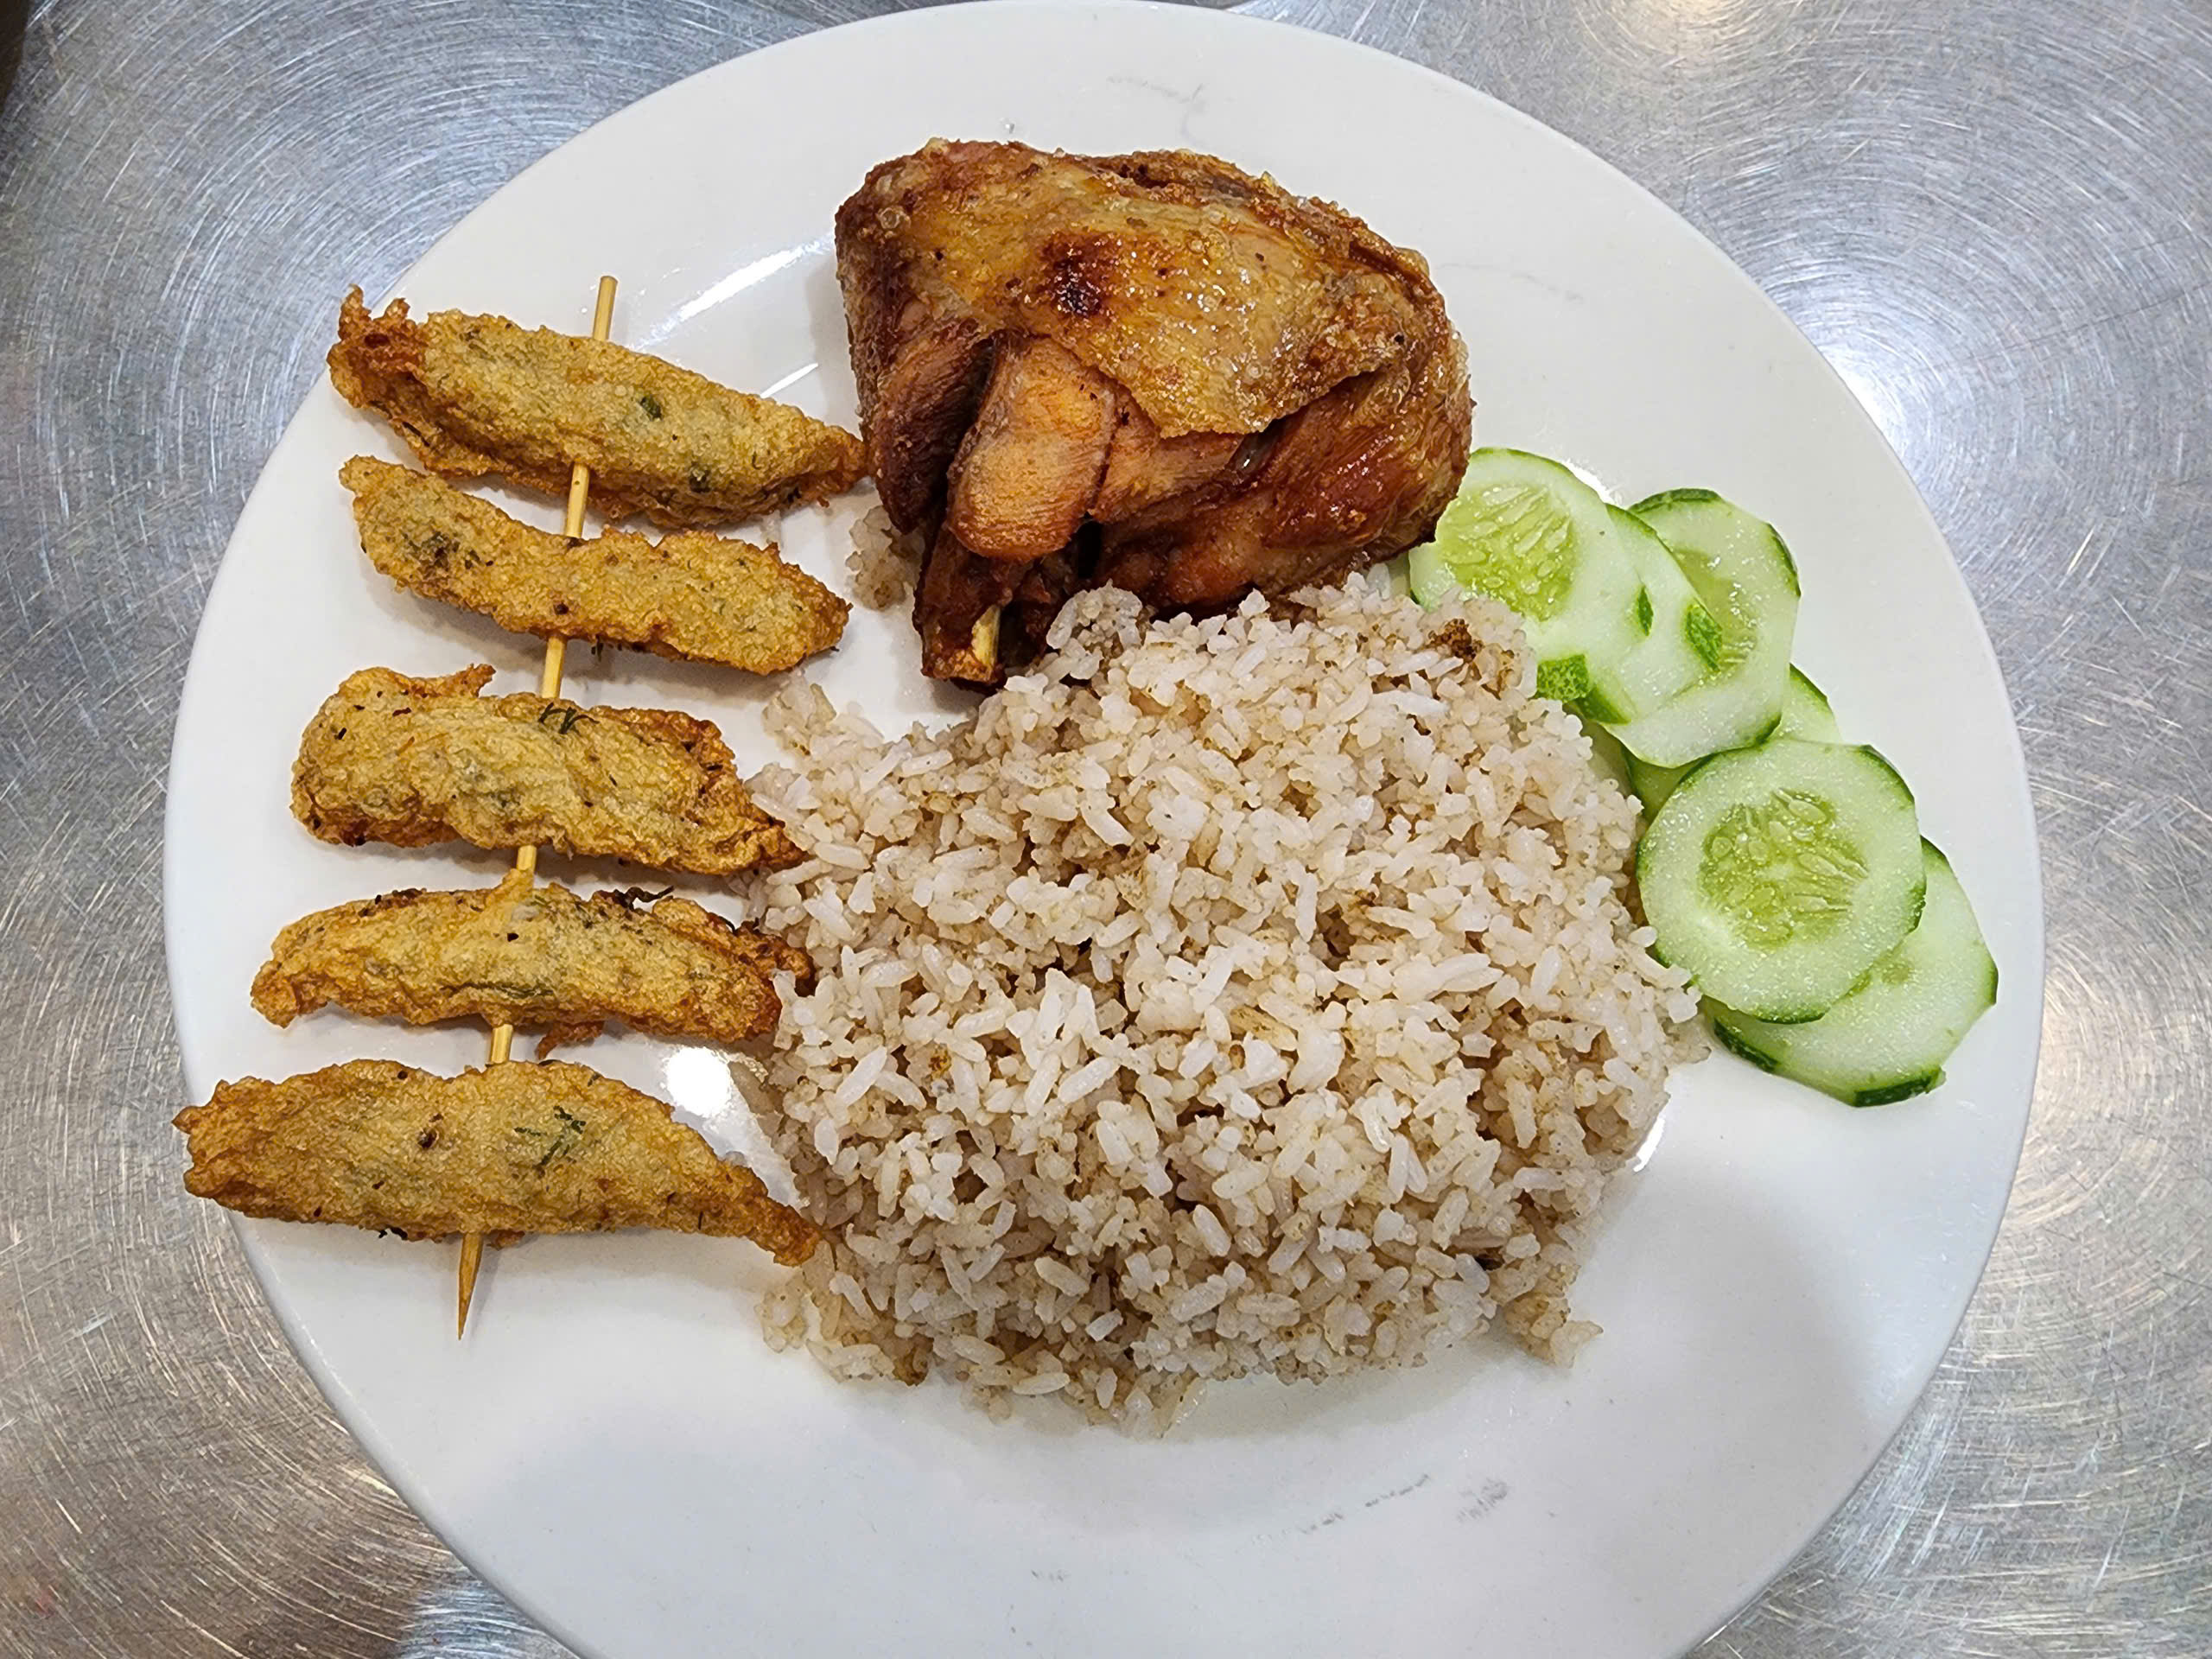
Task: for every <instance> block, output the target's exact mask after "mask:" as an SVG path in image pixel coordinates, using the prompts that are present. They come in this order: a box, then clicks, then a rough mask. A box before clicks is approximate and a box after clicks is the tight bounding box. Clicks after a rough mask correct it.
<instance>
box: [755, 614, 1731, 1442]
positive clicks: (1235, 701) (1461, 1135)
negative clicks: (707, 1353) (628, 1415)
mask: <svg viewBox="0 0 2212 1659" xmlns="http://www.w3.org/2000/svg"><path fill="white" fill-rule="evenodd" d="M1052 644H1053V645H1054V646H1055V647H1056V649H1055V651H1054V652H1053V654H1052V656H1050V657H1048V658H1046V660H1045V661H1044V662H1043V663H1042V664H1040V665H1039V668H1038V669H1037V670H1036V671H1034V672H1032V673H1030V674H1027V675H1025V676H1021V677H1016V678H1014V679H1012V680H1010V681H1009V682H1008V683H1007V685H1006V687H1005V688H1004V689H1003V690H1001V691H1000V692H999V693H998V694H997V695H996V696H993V697H992V698H991V699H990V700H989V701H988V702H985V703H984V704H983V705H982V708H981V709H979V710H978V711H977V713H976V715H974V716H973V717H972V718H971V719H969V720H968V721H963V722H962V723H961V724H959V725H957V726H956V727H954V728H951V729H950V730H948V731H945V732H943V733H941V734H935V735H930V734H913V735H909V736H907V737H905V738H902V739H899V740H898V741H892V742H887V741H884V740H883V739H882V738H881V737H880V736H879V735H878V734H876V733H875V732H874V730H872V729H871V728H868V726H867V725H866V724H865V723H863V722H862V721H860V720H858V719H857V718H855V717H854V716H851V715H839V714H838V713H837V711H836V709H833V708H832V707H831V706H830V705H829V702H828V700H827V699H826V698H825V697H824V696H823V695H822V694H821V692H819V691H818V690H813V689H811V688H808V687H804V686H802V687H799V688H798V689H796V690H791V691H787V692H786V693H785V694H784V696H782V697H781V698H780V699H779V702H778V703H777V705H776V707H775V709H774V710H773V711H772V717H771V721H772V730H773V731H774V732H775V733H776V734H777V735H778V736H779V739H780V740H781V741H783V742H784V743H785V746H786V747H788V748H789V749H790V750H791V753H793V754H794V755H796V756H797V757H798V763H797V764H796V766H792V767H790V768H777V769H772V770H771V771H770V772H767V773H766V774H765V775H764V776H763V777H762V778H761V779H760V780H759V782H758V785H757V786H758V788H759V790H760V793H761V794H762V795H763V796H764V797H765V798H766V799H768V800H770V801H772V802H773V803H775V804H777V805H778V806H779V808H780V810H782V811H783V812H784V814H785V817H786V819H787V821H788V822H789V823H790V824H791V829H792V831H793V833H794V834H795V835H796V836H798V839H799V840H800V841H801V842H802V843H803V844H804V845H805V846H807V847H808V848H809V849H810V852H811V854H812V857H811V859H810V861H809V862H807V863H805V864H803V865H801V866H799V867H798V868H795V869H792V870H789V871H785V872H783V873H781V874H777V875H774V876H770V877H766V878H762V879H761V880H760V886H759V888H758V889H757V893H756V897H757V898H758V899H759V900H760V906H761V910H762V912H763V913H762V915H761V920H762V921H763V922H764V924H765V925H767V926H768V927H770V928H772V929H773V930H775V931H779V932H781V933H783V934H784V935H785V937H787V938H791V939H793V940H796V941H798V942H800V943H802V944H804V945H805V946H806V947H807V948H808V949H809V950H810V951H811V952H812V953H813V955H814V957H815V959H816V961H817V963H819V964H820V967H821V975H820V980H819V983H818V985H817V988H816V989H815V991H814V992H813V994H812V995H808V996H797V995H792V996H790V997H789V998H788V1000H787V1001H786V1004H785V1014H784V1019H783V1022H782V1025H781V1027H780V1029H779V1033H778V1034H777V1037H776V1039H775V1046H774V1051H773V1053H772V1058H771V1059H770V1062H769V1076H768V1079H767V1080H768V1083H769V1084H770V1086H771V1088H772V1090H774V1091H775V1092H776V1093H777V1094H778V1095H779V1096H780V1118H779V1119H778V1118H777V1116H776V1115H774V1114H771V1115H770V1116H771V1133H772V1135H774V1136H775V1137H776V1139H777V1141H778V1145H779V1149H780V1150H781V1151H782V1152H783V1154H785V1157H787V1158H788V1159H789V1160H790V1162H791V1166H792V1168H793V1171H794V1172H795V1173H796V1175H797V1178H798V1186H799V1191H800V1193H801V1196H802V1200H803V1203H804V1208H805V1209H806V1211H807V1212H808V1213H809V1214H810V1215H811V1216H812V1217H815V1218H816V1219H817V1220H818V1221H820V1222H822V1223H823V1225H824V1227H825V1229H826V1230H827V1233H828V1241H827V1243H825V1246H824V1247H823V1249H819V1250H817V1252H816V1254H815V1255H814V1258H813V1260H812V1261H811V1262H810V1263H808V1265H807V1266H806V1267H805V1268H804V1269H803V1270H802V1271H801V1272H800V1273H799V1274H796V1275H794V1277H793V1278H792V1279H791V1281H787V1283H786V1285H785V1287H783V1288H781V1289H779V1291H777V1292H776V1293H774V1294H772V1295H771V1296H770V1297H769V1298H768V1299H767V1300H766V1303H765V1305H764V1313H763V1317H764V1319H765V1321H766V1328H767V1331H768V1333H769V1337H770V1339H771V1340H772V1342H774V1343H775V1344H777V1345H779V1346H795V1345H800V1344H804V1346H805V1347H806V1348H807V1349H809V1350H810V1351H811V1352H812V1353H814V1355H815V1356H816V1357H817V1358H818V1359H820V1361H821V1362H822V1363H823V1364H824V1365H826V1366H828V1367H829V1369H830V1370H832V1371H833V1372H835V1373H836V1375H838V1376H842V1377H849V1378H864V1377H877V1376H883V1377H897V1378H900V1379H902V1380H905V1381H907V1382H910V1383H911V1382H916V1381H918V1380H920V1378H921V1377H923V1376H925V1374H927V1373H929V1372H931V1370H936V1369H938V1368H943V1370H945V1371H947V1372H950V1374H951V1375H953V1376H956V1377H957V1378H958V1379H960V1380H961V1381H962V1382H963V1383H965V1384H966V1385H967V1386H968V1387H969V1389H972V1390H973V1391H975V1393H976V1395H977V1396H978V1397H979V1398H980V1399H981V1400H982V1402H983V1403H985V1404H986V1405H988V1406H991V1407H993V1408H1000V1409H1003V1408H1004V1406H1005V1403H1006V1402H1007V1398H1008V1397H1009V1396H1012V1395H1057V1396H1058V1397H1060V1398H1062V1399H1064V1400H1066V1401H1068V1402H1071V1403H1072V1404H1075V1405H1077V1406H1078V1407H1080V1408H1082V1409H1083V1410H1084V1411H1085V1412H1087V1413H1089V1414H1091V1415H1092V1416H1094V1417H1103V1418H1112V1419H1116V1420H1119V1421H1122V1422H1123V1423H1124V1424H1125V1425H1126V1426H1128V1427H1133V1428H1138V1429H1143V1428H1146V1427H1150V1428H1153V1429H1157V1428H1160V1427H1165V1426H1166V1423H1168V1422H1169V1421H1172V1420H1173V1417H1174V1415H1175V1414H1176V1413H1177V1412H1178V1411H1179V1409H1180V1408H1181V1407H1182V1406H1183V1404H1184V1403H1185V1401H1186V1399H1187V1398H1188V1396H1189V1395H1190V1394H1191V1391H1192V1389H1193V1387H1194V1386H1195V1385H1197V1384H1198V1383H1202V1382H1203V1381H1205V1380H1206V1379H1210V1378H1223V1377H1232V1376H1243V1375H1245V1374H1248V1373H1251V1372H1261V1371H1264V1372H1272V1373H1274V1375H1276V1376H1280V1377H1282V1378H1285V1379H1291V1378H1319V1377H1325V1376H1332V1375H1335V1374H1337V1373H1339V1372H1344V1371H1348V1370H1353V1369H1356V1368H1357V1367H1361V1366H1366V1365H1395V1364H1406V1363H1418V1362H1419V1361H1420V1360H1421V1359H1422V1358H1423V1357H1426V1356H1427V1355H1428V1354H1429V1353H1430V1352H1431V1351H1433V1349H1434V1348H1435V1347H1436V1346H1437V1345H1438V1344H1441V1343H1444V1342H1447V1341H1452V1340H1455V1339H1458V1338H1464V1337H1465V1336H1467V1335H1469V1334H1470V1333H1471V1332H1475V1331H1476V1330H1478V1328H1479V1327H1481V1326H1482V1325H1484V1323H1485V1322H1487V1321H1488V1320H1490V1319H1492V1318H1493V1317H1496V1318H1498V1319H1502V1320H1503V1323H1504V1325H1506V1326H1507V1327H1508V1328H1509V1329H1510V1331H1511V1332H1513V1333H1514V1334H1515V1335H1516V1337H1518V1338H1519V1339H1520V1340H1521V1341H1522V1343H1523V1344H1526V1345H1527V1346H1528V1347H1529V1348H1530V1349H1531V1350H1533V1351H1535V1352H1537V1353H1539V1354H1541V1355H1544V1356H1546V1357H1551V1358H1554V1359H1564V1358H1566V1357H1567V1356H1568V1355H1569V1354H1570V1353H1571V1352H1572V1351H1573V1349H1574V1348H1575V1347H1576V1346H1578V1345H1579V1344H1580V1343H1581V1342H1582V1341H1584V1340H1585V1339H1586V1338H1588V1337H1589V1336H1591V1335H1592V1334H1594V1327H1592V1326H1591V1325H1587V1324H1584V1323H1580V1322H1578V1321H1576V1320H1574V1319H1571V1318H1570V1316H1569V1313H1568V1309H1567V1288H1568V1287H1569V1285H1570V1284H1571V1282H1572V1281H1573V1277H1574V1274H1575V1269H1576V1266H1577V1260H1578V1249H1579V1246H1580V1239H1579V1236H1578V1225H1577V1224H1578V1223H1580V1222H1582V1221H1583V1220H1585V1219H1586V1218H1587V1217H1589V1216H1590V1215H1591V1213H1592V1211H1593V1209H1594V1208H1595V1206H1596V1205H1597V1204H1598V1202H1599V1198H1600V1196H1601V1194H1602V1193H1603V1192H1604V1189H1605V1179H1606V1177H1607V1175H1608V1174H1609V1173H1611V1172H1612V1171H1614V1170H1615V1169H1616V1168H1618V1166H1620V1165H1621V1163H1622V1162H1623V1161H1624V1160H1625V1159H1627V1158H1628V1157H1629V1155H1630V1154H1631V1153H1632V1152H1633V1151H1634V1150H1635V1149H1636V1147H1637V1145H1638V1143H1639V1142H1640V1141H1642V1140H1643V1136H1644V1134H1645V1132H1646V1130H1647V1129H1648V1128H1649V1126H1650V1124H1651V1122H1652V1120H1653V1118H1654V1116H1656V1114H1657V1112H1658V1109H1659V1108H1660V1105H1661V1103H1662V1100H1663V1098H1664V1093H1665V1083H1666V1074H1667V1067H1668V1065H1669V1060H1670V1058H1675V1056H1676V1055H1677V1054H1679V1053H1680V1052H1683V1051H1682V1045H1684V1044H1685V1043H1687V1042H1688V1040H1690V1039H1688V1036H1687V1034H1686V1032H1685V1030H1684V1029H1683V1028H1682V1027H1681V1022H1684V1021H1687V1020H1689V1019H1690V1017H1691V1016H1692V1014H1694V1011H1695V1000H1694V997H1693V996H1691V995H1689V994H1688V992H1686V991H1685V990H1683V989H1682V988H1681V980H1680V977H1679V976H1677V975H1675V974H1673V973H1672V972H1670V971H1669V970H1668V969H1663V968H1662V967H1660V966H1659V965H1658V964H1657V963H1655V962H1654V961H1653V960H1652V959H1651V957H1649V954H1647V950H1646V946H1647V945H1648V944H1649V940H1650V935H1649V931H1647V930H1644V929H1643V928H1641V927H1639V926H1638V925H1637V922H1636V919H1635V918H1634V917H1633V916H1632V915H1631V914H1630V910H1629V908H1628V905H1627V903H1626V898H1627V888H1628V874H1627V873H1628V868H1629V863H1630V852H1631V849H1632V848H1633V846H1634V843H1635V836H1636V818H1635V814H1634V810H1633V808H1632V807H1631V806H1630V804H1629V803H1628V802H1627V801H1626V800H1625V799H1624V798H1623V796H1622V795H1621V794H1620V792H1619V791H1618V789H1616V788H1615V787H1614V786H1613V785H1611V784H1610V783H1606V782H1604V781H1601V780H1600V779H1599V777H1598V776H1597V775H1596V774H1595V773H1594V772H1592V767H1591V764H1590V752H1589V746H1588V741H1587V740H1586V738H1585V737H1584V736H1583V735H1582V734H1581V731H1580V728H1579V726H1578V725H1577V723H1576V721H1574V719H1573V717H1572V716H1570V715H1567V714H1565V713H1563V712H1562V711H1561V710H1560V709H1559V708H1558V707H1557V705H1555V704H1554V703H1550V702H1539V701H1537V700H1535V697H1534V696H1533V693H1532V680H1533V671H1532V668H1531V665H1530V664H1529V663H1528V661H1527V660H1526V659H1525V656H1524V654H1523V652H1522V647H1521V645H1520V639H1519V635H1518V633H1517V632H1516V630H1515V628H1514V626H1513V623H1512V620H1511V618H1510V617H1509V616H1508V615H1506V614H1505V613H1503V611H1499V610H1497V609H1494V608H1491V607H1481V606H1470V607H1467V608H1466V609H1465V610H1463V611H1459V612H1452V613H1423V612H1421V610H1419V609H1418V608H1416V607H1414V605H1413V604H1411V603H1410V602H1409V601H1405V600H1402V599H1399V598H1395V597H1392V596H1390V595H1389V594H1384V593H1382V592H1380V591H1378V590H1376V588H1372V587H1370V585H1368V584H1367V583H1365V582H1355V583H1353V584H1351V585H1349V586H1347V587H1345V588H1337V589H1332V590H1330V591H1326V592H1321V593H1316V594H1306V595H1303V596H1302V597H1301V599H1300V601H1298V602H1297V603H1296V604H1294V605H1291V606H1287V607H1286V606H1279V607H1277V608H1276V609H1275V610H1274V611H1273V612H1272V613H1271V612H1270V611H1269V610H1268V608H1267V607H1265V606H1263V605H1262V603H1261V602H1260V601H1258V600H1256V599H1255V600H1253V601H1249V602H1248V603H1247V604H1246V605H1245V606H1244V607H1243V609H1241V610H1239V611H1238V612H1236V613H1235V614H1233V615H1229V616H1222V617H1215V618H1211V619H1209V620H1198V621H1193V620H1188V619H1184V620H1167V621H1160V622H1154V623H1150V624H1147V623H1144V622H1142V621H1141V620H1140V617H1139V614H1138V612H1137V608H1136V606H1135V601H1133V600H1131V599H1129V598H1128V596H1127V595H1125V594H1117V593H1114V592H1112V591H1110V590H1109V591H1108V592H1105V593H1101V594H1087V595H1084V596H1083V597H1081V598H1079V599H1078V600H1077V601H1074V602H1073V603H1071V605H1070V606H1069V607H1067V609H1066V610H1065V612H1064V613H1063V614H1062V616H1061V619H1060V620H1059V623H1058V626H1056V628H1055V630H1054V632H1053V637H1052Z"/></svg>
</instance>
